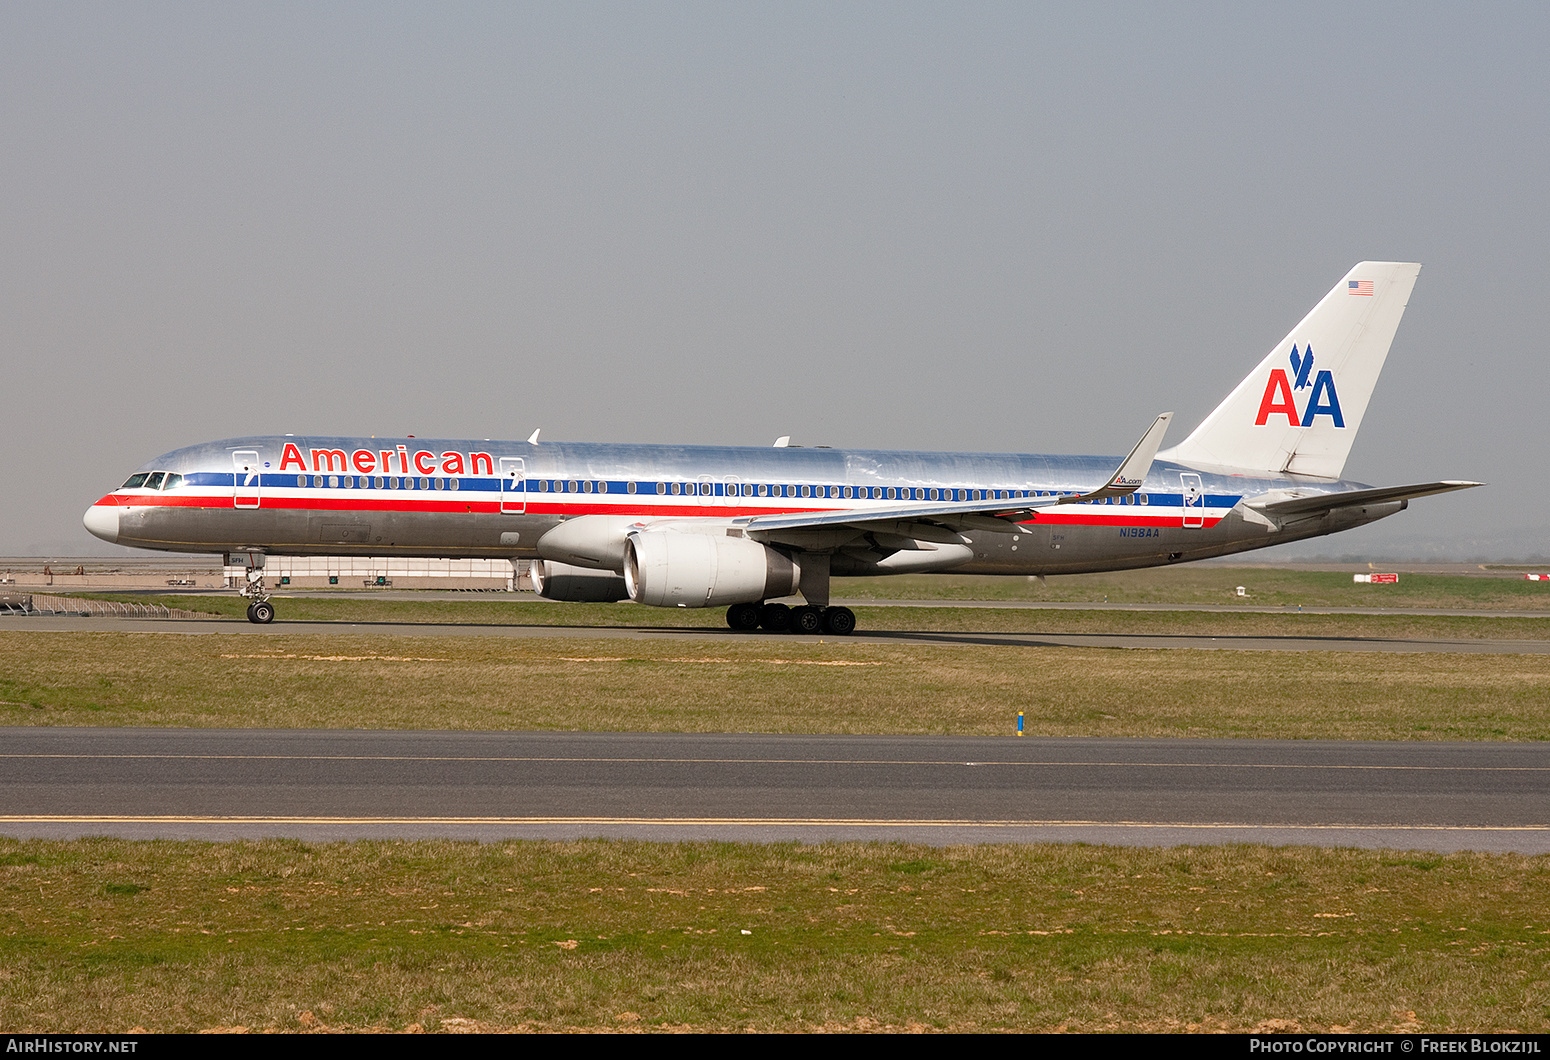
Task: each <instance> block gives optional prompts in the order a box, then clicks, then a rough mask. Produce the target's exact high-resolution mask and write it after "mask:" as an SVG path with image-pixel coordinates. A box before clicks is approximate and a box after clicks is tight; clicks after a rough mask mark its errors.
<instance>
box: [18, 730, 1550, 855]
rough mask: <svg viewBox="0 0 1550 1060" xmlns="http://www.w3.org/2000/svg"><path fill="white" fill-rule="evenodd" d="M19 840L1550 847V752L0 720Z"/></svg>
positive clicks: (1537, 748)
mask: <svg viewBox="0 0 1550 1060" xmlns="http://www.w3.org/2000/svg"><path fill="white" fill-rule="evenodd" d="M0 748H3V751H0V833H3V834H6V835H11V836H18V837H29V836H33V837H44V836H48V837H77V836H85V835H115V836H124V837H134V838H151V837H157V838H194V839H211V840H216V839H232V838H239V837H262V836H291V837H296V838H302V839H308V840H327V839H354V838H387V837H393V838H427V837H445V838H463V839H479V840H493V839H500V838H513V837H526V838H574V837H582V836H611V837H629V838H640V839H662V840H680V839H726V840H739V841H776V840H798V841H803V842H816V841H822V840H875V839H898V840H909V841H916V842H925V843H932V844H953V843H970V842H1042V841H1081V842H1089V843H1111V844H1124V845H1146V846H1170V845H1177V844H1186V843H1189V844H1200V843H1213V844H1214V843H1226V842H1254V843H1271V844H1312V845H1319V846H1358V847H1370V848H1401V849H1422V850H1432V851H1453V850H1465V849H1470V850H1485V851H1519V852H1523V853H1546V852H1550V744H1507V743H1501V744H1487V743H1469V744H1460V743H1447V744H1445V743H1381V742H1374V743H1350V742H1335V741H1328V742H1324V741H1256V740H1226V741H1208V740H1093V739H1032V738H1030V739H1017V738H1008V737H1002V738H953V737H946V738H944V737H878V736H780V735H763V734H721V735H682V734H668V733H653V734H637V733H461V732H395V731H381V732H377V731H348V732H346V731H334V730H290V731H264V730H212V729H66V728H56V729H49V728H14V729H5V730H0Z"/></svg>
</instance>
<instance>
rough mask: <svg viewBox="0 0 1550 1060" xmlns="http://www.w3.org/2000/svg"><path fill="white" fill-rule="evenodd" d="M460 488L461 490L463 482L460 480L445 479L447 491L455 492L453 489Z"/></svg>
mask: <svg viewBox="0 0 1550 1060" xmlns="http://www.w3.org/2000/svg"><path fill="white" fill-rule="evenodd" d="M462 488H463V481H462V480H461V479H455V478H449V479H447V489H449V490H455V489H462Z"/></svg>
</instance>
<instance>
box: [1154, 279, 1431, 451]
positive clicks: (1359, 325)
mask: <svg viewBox="0 0 1550 1060" xmlns="http://www.w3.org/2000/svg"><path fill="white" fill-rule="evenodd" d="M1420 271H1421V266H1420V265H1417V264H1413V263H1404V262H1394V261H1364V262H1362V263H1361V264H1360V265H1358V266H1356V268H1354V269H1352V270H1351V271H1350V272H1349V273H1347V274H1346V277H1345V279H1343V280H1341V281H1340V282H1339V283H1338V284H1336V285H1335V289H1334V290H1332V291H1330V292H1329V294H1327V295H1325V296H1324V298H1323V300H1321V301H1320V302H1319V304H1318V305H1316V306H1314V307H1313V312H1311V313H1309V314H1308V315H1307V316H1306V317H1304V318H1303V321H1302V323H1300V324H1298V325H1297V326H1296V327H1295V328H1293V329H1292V333H1291V334H1290V335H1288V336H1286V338H1284V339H1282V340H1281V342H1280V343H1279V344H1278V345H1277V346H1276V347H1275V349H1273V350H1272V351H1271V352H1270V355H1269V356H1268V357H1266V358H1265V359H1264V360H1263V361H1261V362H1260V364H1259V367H1257V368H1255V369H1254V371H1253V372H1251V373H1249V376H1248V378H1246V379H1245V380H1244V381H1243V382H1241V383H1239V384H1238V386H1237V388H1236V389H1235V390H1233V392H1232V393H1231V394H1229V395H1227V400H1226V401H1223V402H1222V403H1221V404H1220V405H1218V406H1217V407H1216V410H1215V411H1214V412H1212V413H1211V415H1209V416H1207V417H1206V418H1205V420H1204V421H1202V422H1201V424H1200V426H1199V427H1196V428H1195V431H1194V433H1193V434H1191V435H1190V436H1189V437H1188V438H1186V439H1184V441H1182V442H1180V443H1179V444H1178V445H1176V446H1174V447H1173V448H1172V449H1170V450H1168V451H1166V452H1164V453H1160V454H1158V455H1159V457H1161V458H1163V459H1167V460H1177V461H1178V462H1180V463H1183V464H1191V465H1205V466H1212V467H1224V468H1235V469H1242V470H1245V471H1266V472H1271V473H1275V474H1279V473H1281V472H1291V473H1293V474H1299V475H1317V476H1320V477H1324V478H1339V477H1340V472H1341V470H1342V469H1343V468H1344V467H1345V461H1346V457H1347V456H1348V455H1349V454H1350V452H1351V443H1352V442H1353V441H1355V440H1356V430H1357V428H1358V427H1360V426H1361V424H1362V416H1363V414H1364V413H1366V411H1367V402H1368V400H1369V399H1370V398H1371V397H1372V389H1373V387H1374V386H1375V385H1377V382H1378V373H1379V372H1381V371H1382V370H1383V362H1384V359H1385V358H1387V357H1388V353H1389V345H1390V344H1391V343H1392V342H1393V341H1394V332H1395V331H1396V330H1398V328H1399V318H1400V317H1401V316H1403V315H1404V312H1405V305H1406V304H1407V303H1408V302H1409V301H1410V291H1411V289H1412V288H1413V287H1414V286H1415V278H1416V276H1417V274H1418V273H1420Z"/></svg>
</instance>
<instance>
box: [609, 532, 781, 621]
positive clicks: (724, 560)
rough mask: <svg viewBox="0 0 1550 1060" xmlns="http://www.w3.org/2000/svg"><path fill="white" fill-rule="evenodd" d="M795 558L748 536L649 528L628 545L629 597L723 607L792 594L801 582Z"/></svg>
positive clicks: (642, 601)
mask: <svg viewBox="0 0 1550 1060" xmlns="http://www.w3.org/2000/svg"><path fill="white" fill-rule="evenodd" d="M801 577H802V572H801V569H800V568H799V567H798V566H797V565H796V564H795V563H794V562H792V560H791V557H789V556H787V555H785V554H784V553H782V552H777V551H775V550H774V549H773V548H770V547H769V546H767V545H761V544H760V543H759V542H757V541H750V540H748V539H747V538H745V537H724V536H718V535H712V534H695V533H678V532H675V531H672V530H648V531H642V532H640V533H636V534H631V535H630V537H629V540H628V541H627V542H626V543H625V546H624V581H625V584H626V586H628V588H629V591H630V599H631V600H634V601H635V602H636V603H638V604H650V605H651V606H652V607H720V606H721V605H723V604H744V603H754V602H755V601H758V600H769V599H772V598H775V597H781V596H790V595H791V594H792V593H794V592H796V590H797V584H798V583H799V582H800V581H801Z"/></svg>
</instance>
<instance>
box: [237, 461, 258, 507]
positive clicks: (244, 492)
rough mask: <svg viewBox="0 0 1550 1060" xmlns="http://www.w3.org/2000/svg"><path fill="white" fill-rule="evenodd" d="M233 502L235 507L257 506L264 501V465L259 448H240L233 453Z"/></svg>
mask: <svg viewBox="0 0 1550 1060" xmlns="http://www.w3.org/2000/svg"><path fill="white" fill-rule="evenodd" d="M231 465H232V476H231V486H232V490H231V503H232V507H234V508H257V507H259V505H260V502H261V501H262V499H263V498H262V491H261V489H260V487H261V486H262V485H263V475H262V474H261V469H262V467H263V465H262V464H261V463H260V462H259V459H258V450H257V449H238V450H236V451H235V452H233V453H232V454H231Z"/></svg>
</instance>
